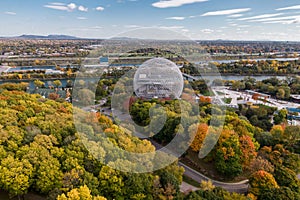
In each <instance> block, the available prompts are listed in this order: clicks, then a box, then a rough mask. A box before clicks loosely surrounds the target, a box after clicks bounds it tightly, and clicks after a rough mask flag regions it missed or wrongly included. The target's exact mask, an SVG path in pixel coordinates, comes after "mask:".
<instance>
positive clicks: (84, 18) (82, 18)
mask: <svg viewBox="0 0 300 200" xmlns="http://www.w3.org/2000/svg"><path fill="white" fill-rule="evenodd" d="M77 19H79V20H86V19H87V18H86V17H77Z"/></svg>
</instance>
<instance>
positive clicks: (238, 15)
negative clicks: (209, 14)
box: [228, 14, 244, 18]
mask: <svg viewBox="0 0 300 200" xmlns="http://www.w3.org/2000/svg"><path fill="white" fill-rule="evenodd" d="M242 16H244V15H243V14H235V15H229V16H228V17H230V18H238V17H242Z"/></svg>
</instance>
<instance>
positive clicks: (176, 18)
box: [166, 17, 185, 20]
mask: <svg viewBox="0 0 300 200" xmlns="http://www.w3.org/2000/svg"><path fill="white" fill-rule="evenodd" d="M166 19H173V20H184V19H185V17H167V18H166Z"/></svg>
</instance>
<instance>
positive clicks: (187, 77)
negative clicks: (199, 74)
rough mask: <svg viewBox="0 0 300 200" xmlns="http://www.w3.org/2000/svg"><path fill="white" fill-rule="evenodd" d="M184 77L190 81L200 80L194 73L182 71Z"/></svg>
mask: <svg viewBox="0 0 300 200" xmlns="http://www.w3.org/2000/svg"><path fill="white" fill-rule="evenodd" d="M182 76H183V79H184V80H188V81H197V80H199V78H196V77H194V76H192V75H189V74H186V73H182Z"/></svg>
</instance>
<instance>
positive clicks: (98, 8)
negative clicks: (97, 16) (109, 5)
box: [96, 6, 104, 11]
mask: <svg viewBox="0 0 300 200" xmlns="http://www.w3.org/2000/svg"><path fill="white" fill-rule="evenodd" d="M96 10H98V11H103V10H104V8H103V7H101V6H98V7H97V8H96Z"/></svg>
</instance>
